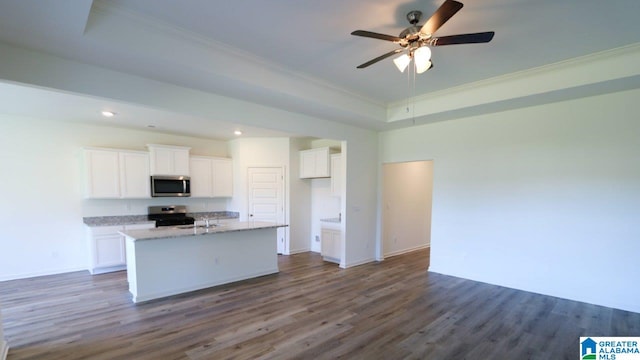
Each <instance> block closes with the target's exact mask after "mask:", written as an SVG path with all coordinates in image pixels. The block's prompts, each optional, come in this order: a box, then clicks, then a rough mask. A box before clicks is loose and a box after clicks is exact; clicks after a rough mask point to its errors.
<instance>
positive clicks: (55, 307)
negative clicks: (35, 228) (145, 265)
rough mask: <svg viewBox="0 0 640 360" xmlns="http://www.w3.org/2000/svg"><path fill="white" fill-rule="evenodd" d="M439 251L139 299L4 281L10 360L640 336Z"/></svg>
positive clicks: (356, 350)
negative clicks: (470, 269) (449, 272)
mask: <svg viewBox="0 0 640 360" xmlns="http://www.w3.org/2000/svg"><path fill="white" fill-rule="evenodd" d="M428 256H429V254H428V251H416V252H413V253H410V254H406V255H400V256H396V257H393V258H390V259H387V260H385V261H384V262H381V263H373V264H367V265H362V266H358V267H355V268H351V269H347V270H343V269H339V268H338V267H337V266H336V265H335V264H329V263H325V262H322V260H321V258H320V257H319V256H318V255H317V254H313V253H304V254H298V255H293V256H281V257H280V259H279V261H280V270H281V272H280V273H279V274H277V275H270V276H265V277H262V278H258V279H253V280H249V281H243V282H239V283H235V284H231V285H225V286H220V287H216V288H211V289H207V290H202V291H198V292H194V293H190V294H185V295H180V296H175V297H171V298H167V299H162V300H156V301H152V302H148V303H143V304H138V305H134V304H133V303H132V302H131V296H130V295H129V293H128V291H127V282H126V273H125V272H118V273H111V274H104V275H96V276H91V275H89V274H88V273H86V272H76V273H69V274H62V275H54V276H45V277H38V278H32V279H25V280H16V281H7V282H2V283H0V304H1V305H0V306H1V307H2V316H3V320H4V329H5V336H6V338H7V340H8V342H9V345H10V346H11V348H10V350H9V360H17V359H65V360H68V359H254V358H265V359H336V358H344V359H472V358H473V359H577V358H579V354H578V349H579V345H578V340H579V339H578V338H579V336H623V335H624V336H640V314H637V313H629V312H625V311H620V310H614V309H609V308H605V307H600V306H595V305H589V304H584V303H579V302H574V301H568V300H562V299H557V298H553V297H549V296H542V295H537V294H532V293H528V292H523V291H517V290H513V289H507V288H502V287H498V286H493V285H487V284H483V283H478V282H473V281H469V280H463V279H459V278H455V277H449V276H444V275H440V274H435V273H428V272H427V271H426V269H427V267H428V262H429V258H428Z"/></svg>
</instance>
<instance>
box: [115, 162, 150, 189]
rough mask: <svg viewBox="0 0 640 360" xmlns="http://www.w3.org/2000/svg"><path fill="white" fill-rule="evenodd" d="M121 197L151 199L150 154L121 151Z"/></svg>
mask: <svg viewBox="0 0 640 360" xmlns="http://www.w3.org/2000/svg"><path fill="white" fill-rule="evenodd" d="M119 156H120V159H119V160H120V196H121V197H123V198H148V197H151V191H150V187H151V185H150V182H149V176H150V175H149V154H148V153H146V152H132V151H127V152H125V151H121V152H120V153H119Z"/></svg>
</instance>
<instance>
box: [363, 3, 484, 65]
mask: <svg viewBox="0 0 640 360" xmlns="http://www.w3.org/2000/svg"><path fill="white" fill-rule="evenodd" d="M462 6H463V5H462V3H460V2H458V1H455V0H446V1H445V2H444V4H442V5H441V6H440V7H439V8H438V10H436V12H435V13H433V15H431V18H429V20H428V21H427V22H426V23H425V24H424V25H422V26H419V25H418V22H420V17H421V16H422V12H421V11H417V10H414V11H410V12H409V13H408V14H407V20H409V23H410V24H411V26H409V27H408V28H406V29H404V30H403V31H402V32H401V33H400V35H399V36H393V35H386V34H380V33H376V32H371V31H366V30H356V31H354V32H352V33H351V35H356V36H364V37H368V38H373V39H379V40H386V41H391V42H393V43H396V44H398V45H400V48H399V49H395V50H393V51H390V52H388V53H386V54H384V55H381V56H378V57H377V58H375V59H373V60H370V61H367V62H366V63H364V64H361V65H359V66H358V69H363V68H366V67H367V66H369V65H373V64H375V63H377V62H378V61H380V60H384V59H386V58H388V57H390V56H392V55H395V54H399V53H401V52H404V54H402V55H401V56H400V57H398V58H396V59H394V60H393V62H394V63H395V64H396V66H397V67H398V70H400V71H401V72H404V69H406V68H407V66H408V65H409V63H410V62H411V59H414V62H415V66H416V72H417V73H418V74H421V73H423V72H425V71H427V70H429V69H430V68H432V67H433V63H432V62H431V49H430V47H431V46H443V45H456V44H474V43H487V42H489V41H491V39H493V35H494V34H495V33H494V32H493V31H487V32H480V33H472V34H459V35H449V36H442V37H436V36H433V34H434V33H435V32H436V30H438V29H439V28H440V27H441V26H442V25H444V23H445V22H447V20H449V19H450V18H451V17H452V16H453V15H455V14H456V13H457V12H458V11H459V10H460V9H462Z"/></svg>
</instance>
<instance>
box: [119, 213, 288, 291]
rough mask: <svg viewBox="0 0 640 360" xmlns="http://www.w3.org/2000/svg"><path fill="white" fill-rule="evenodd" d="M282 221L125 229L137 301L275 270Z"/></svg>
mask: <svg viewBox="0 0 640 360" xmlns="http://www.w3.org/2000/svg"><path fill="white" fill-rule="evenodd" d="M283 226H287V225H280V224H276V223H269V222H257V221H243V222H230V223H226V224H223V225H221V226H218V227H210V228H204V227H193V226H188V227H186V228H180V227H172V228H155V229H148V230H129V231H123V232H122V234H123V235H124V236H125V237H126V256H127V280H128V282H129V291H130V292H131V294H132V295H133V302H136V303H137V302H141V301H147V300H152V299H157V298H162V297H165V296H171V295H176V294H181V293H185V292H190V291H194V290H198V289H204V288H208V287H212V286H217V285H221V284H226V283H230V282H234V281H240V280H245V279H250V278H254V277H258V276H264V275H269V274H274V273H277V272H278V254H277V248H276V243H277V236H276V231H277V228H278V227H283Z"/></svg>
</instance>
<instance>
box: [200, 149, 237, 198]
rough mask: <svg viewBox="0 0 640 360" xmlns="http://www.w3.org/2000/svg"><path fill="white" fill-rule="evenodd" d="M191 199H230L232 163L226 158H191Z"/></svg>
mask: <svg viewBox="0 0 640 360" xmlns="http://www.w3.org/2000/svg"><path fill="white" fill-rule="evenodd" d="M190 171H191V197H232V196H233V161H232V160H231V159H226V158H214V157H207V156H192V157H191V159H190Z"/></svg>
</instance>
